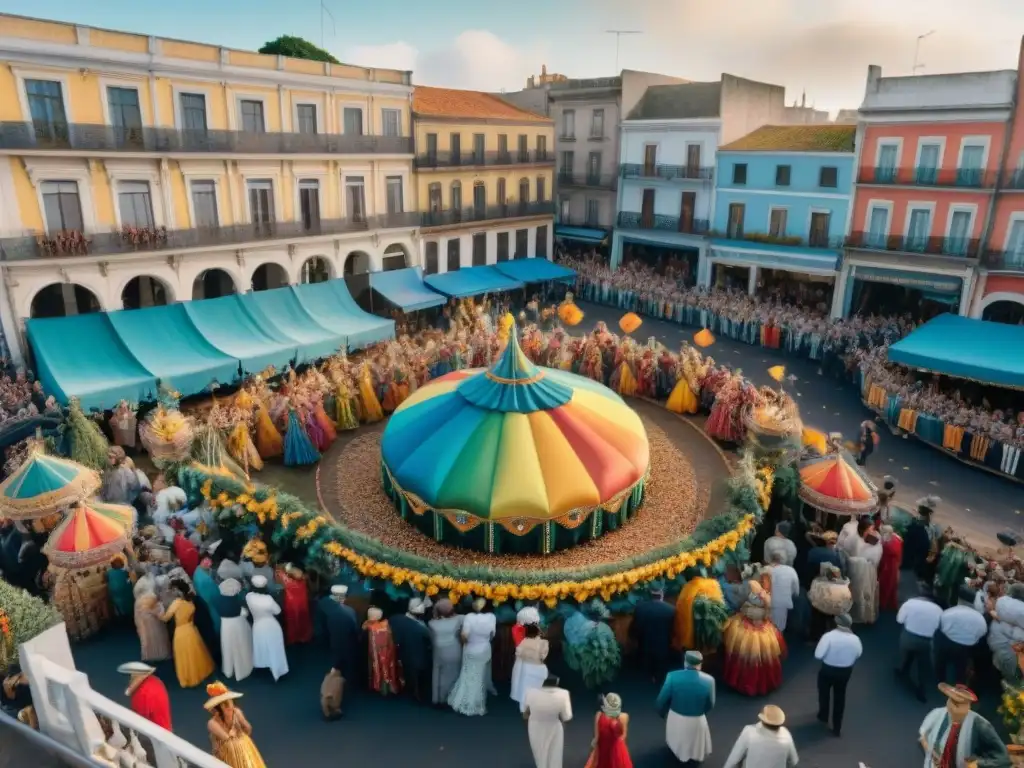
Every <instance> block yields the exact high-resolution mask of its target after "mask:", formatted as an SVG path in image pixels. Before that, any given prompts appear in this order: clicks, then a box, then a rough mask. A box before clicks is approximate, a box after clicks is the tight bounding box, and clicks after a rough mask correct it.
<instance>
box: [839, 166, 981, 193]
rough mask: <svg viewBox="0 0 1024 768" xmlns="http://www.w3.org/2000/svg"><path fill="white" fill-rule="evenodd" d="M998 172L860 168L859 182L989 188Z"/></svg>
mask: <svg viewBox="0 0 1024 768" xmlns="http://www.w3.org/2000/svg"><path fill="white" fill-rule="evenodd" d="M998 175H999V174H998V173H997V172H996V171H986V170H982V169H980V168H928V167H918V168H861V169H860V173H859V174H858V178H857V181H858V183H860V184H897V185H904V186H920V187H961V188H967V189H990V188H991V187H994V186H995V183H996V178H997V176H998Z"/></svg>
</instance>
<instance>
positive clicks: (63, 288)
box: [60, 283, 78, 317]
mask: <svg viewBox="0 0 1024 768" xmlns="http://www.w3.org/2000/svg"><path fill="white" fill-rule="evenodd" d="M60 295H61V298H62V299H63V300H64V314H65V315H67V316H68V317H72V316H73V315H77V314H78V301H76V299H75V286H74V283H61V284H60Z"/></svg>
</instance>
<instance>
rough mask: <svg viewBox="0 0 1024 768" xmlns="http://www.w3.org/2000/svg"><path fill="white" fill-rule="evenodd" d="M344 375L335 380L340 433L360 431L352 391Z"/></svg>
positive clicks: (335, 400) (336, 411) (336, 408)
mask: <svg viewBox="0 0 1024 768" xmlns="http://www.w3.org/2000/svg"><path fill="white" fill-rule="evenodd" d="M345 378H347V377H346V376H344V375H343V374H339V375H338V376H337V377H336V378H335V379H334V386H335V389H336V390H337V394H336V395H335V398H334V408H335V416H336V421H337V424H338V431H347V430H350V429H359V417H358V416H356V413H355V410H354V409H353V407H352V391H351V390H350V389H349V386H348V383H346V381H345Z"/></svg>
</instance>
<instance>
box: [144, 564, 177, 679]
mask: <svg viewBox="0 0 1024 768" xmlns="http://www.w3.org/2000/svg"><path fill="white" fill-rule="evenodd" d="M138 584H143V588H142V589H140V590H139V596H138V597H136V598H135V631H136V632H138V635H139V644H140V645H141V647H142V653H141V655H140V657H139V658H141V659H142V660H143V661H164V660H165V659H169V658H171V639H170V637H169V636H168V634H167V625H166V624H164V622H163V618H162V617H163V615H164V609H163V606H162V605H160V601H159V600H158V599H157V596H156V592H154V591H153V587H154V585H153V577H152V576H149V577H146V576H144V577H143V578H141V579H139V581H138Z"/></svg>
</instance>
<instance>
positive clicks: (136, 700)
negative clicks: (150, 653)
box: [117, 661, 172, 731]
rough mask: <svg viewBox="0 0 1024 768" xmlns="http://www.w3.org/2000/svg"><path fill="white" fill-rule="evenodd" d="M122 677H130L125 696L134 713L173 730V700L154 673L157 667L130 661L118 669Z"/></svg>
mask: <svg viewBox="0 0 1024 768" xmlns="http://www.w3.org/2000/svg"><path fill="white" fill-rule="evenodd" d="M117 671H118V672H119V673H120V674H122V675H130V677H129V679H128V688H127V689H126V690H125V692H124V695H125V696H127V697H128V698H129V699H131V708H132V712H134V713H135V714H137V715H139V716H141V717H144V718H146V719H147V720H149V721H150V722H151V723H156V724H157V725H159V726H160V727H161V728H164V729H166V730H168V731H170V730H172V728H171V699H170V697H169V696H168V695H167V688H166V686H164V684H163V682H162V681H161V680H160V678H159V677H156V675H154V674H153V673H154V672H156V667H151V666H149V664H143V663H142V662H140V661H129V662H128V663H127V664H122V665H121V666H119V667H118V668H117Z"/></svg>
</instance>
